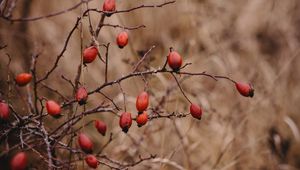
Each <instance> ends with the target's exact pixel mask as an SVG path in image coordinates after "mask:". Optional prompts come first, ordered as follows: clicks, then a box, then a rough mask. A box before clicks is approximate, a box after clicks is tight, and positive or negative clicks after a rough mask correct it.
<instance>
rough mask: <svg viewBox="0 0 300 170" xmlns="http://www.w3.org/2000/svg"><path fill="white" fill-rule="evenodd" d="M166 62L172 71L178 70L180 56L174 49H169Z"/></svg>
mask: <svg viewBox="0 0 300 170" xmlns="http://www.w3.org/2000/svg"><path fill="white" fill-rule="evenodd" d="M168 64H169V66H170V67H171V68H172V69H173V70H174V71H178V70H179V68H180V67H181V65H182V57H181V56H180V55H179V54H178V53H177V52H176V51H171V52H170V53H169V55H168Z"/></svg>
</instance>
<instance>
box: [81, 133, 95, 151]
mask: <svg viewBox="0 0 300 170" xmlns="http://www.w3.org/2000/svg"><path fill="white" fill-rule="evenodd" d="M78 144H79V146H80V148H81V149H82V150H83V151H84V152H86V153H92V152H93V142H92V141H91V139H90V138H89V137H88V136H87V135H86V134H84V133H80V134H79V136H78Z"/></svg>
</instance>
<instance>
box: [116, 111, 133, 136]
mask: <svg viewBox="0 0 300 170" xmlns="http://www.w3.org/2000/svg"><path fill="white" fill-rule="evenodd" d="M131 124H132V118H131V113H129V112H123V113H122V114H121V117H120V121H119V125H120V127H121V129H122V130H123V132H125V133H127V132H128V130H129V128H130V126H131Z"/></svg>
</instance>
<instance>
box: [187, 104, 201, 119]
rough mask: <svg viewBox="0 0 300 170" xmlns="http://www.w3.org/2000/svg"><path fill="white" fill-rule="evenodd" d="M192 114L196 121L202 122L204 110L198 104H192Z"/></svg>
mask: <svg viewBox="0 0 300 170" xmlns="http://www.w3.org/2000/svg"><path fill="white" fill-rule="evenodd" d="M190 113H191V115H192V116H193V117H194V118H196V119H199V120H200V119H201V117H202V109H201V107H200V106H199V105H197V104H191V106H190Z"/></svg>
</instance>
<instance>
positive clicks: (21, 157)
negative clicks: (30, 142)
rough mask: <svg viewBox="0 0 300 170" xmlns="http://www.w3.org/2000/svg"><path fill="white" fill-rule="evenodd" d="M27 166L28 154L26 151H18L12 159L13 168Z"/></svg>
mask: <svg viewBox="0 0 300 170" xmlns="http://www.w3.org/2000/svg"><path fill="white" fill-rule="evenodd" d="M26 166H27V156H26V154H25V153H24V152H19V153H17V154H16V155H15V156H14V157H13V158H12V159H11V161H10V168H11V170H25V169H26Z"/></svg>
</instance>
